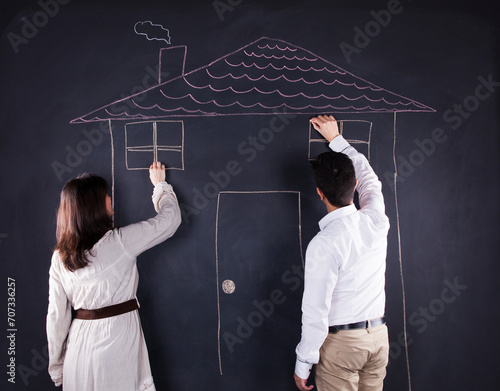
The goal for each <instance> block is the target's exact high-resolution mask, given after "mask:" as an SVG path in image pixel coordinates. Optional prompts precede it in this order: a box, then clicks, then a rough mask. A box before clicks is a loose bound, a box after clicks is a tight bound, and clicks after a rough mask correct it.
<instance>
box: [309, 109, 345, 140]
mask: <svg viewBox="0 0 500 391" xmlns="http://www.w3.org/2000/svg"><path fill="white" fill-rule="evenodd" d="M309 121H310V122H311V123H312V125H313V126H314V129H316V130H317V131H318V132H319V133H320V134H321V135H322V136H323V137H324V138H325V139H327V140H328V142H330V141H332V140H333V139H334V138H335V137H337V136H338V135H339V127H338V124H337V120H336V119H335V118H333V116H332V115H319V116H317V117H314V118H311V119H310V120H309Z"/></svg>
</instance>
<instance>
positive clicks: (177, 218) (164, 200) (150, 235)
mask: <svg viewBox="0 0 500 391" xmlns="http://www.w3.org/2000/svg"><path fill="white" fill-rule="evenodd" d="M152 198H153V205H154V208H155V210H156V212H158V214H157V215H156V216H155V217H153V218H151V219H149V220H146V221H141V222H139V223H135V224H130V225H127V226H126V227H123V228H121V229H120V231H119V232H120V239H121V242H122V244H123V247H124V249H125V251H126V252H127V253H128V254H130V255H132V256H134V257H135V256H137V255H139V254H141V253H142V252H144V251H146V250H148V249H150V248H151V247H154V246H156V245H157V244H159V243H161V242H163V241H165V240H167V239H168V238H170V237H171V236H172V235H173V234H174V233H175V231H177V228H178V227H179V225H180V224H181V211H180V208H179V203H178V201H177V197H176V195H175V193H174V190H173V188H172V186H171V185H169V184H168V183H167V182H160V183H158V184H157V185H156V186H155V188H154V191H153V197H152Z"/></svg>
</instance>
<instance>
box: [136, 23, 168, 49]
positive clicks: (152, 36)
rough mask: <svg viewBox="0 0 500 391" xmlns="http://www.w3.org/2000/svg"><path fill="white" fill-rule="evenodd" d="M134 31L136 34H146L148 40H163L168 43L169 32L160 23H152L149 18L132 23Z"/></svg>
mask: <svg viewBox="0 0 500 391" xmlns="http://www.w3.org/2000/svg"><path fill="white" fill-rule="evenodd" d="M134 31H135V33H136V34H138V35H144V36H146V38H147V39H148V41H153V40H155V41H165V42H166V43H167V44H169V45H170V33H169V31H168V29H166V28H164V27H163V26H162V25H161V24H154V23H152V22H151V21H149V20H147V21H144V22H137V23H136V24H135V25H134Z"/></svg>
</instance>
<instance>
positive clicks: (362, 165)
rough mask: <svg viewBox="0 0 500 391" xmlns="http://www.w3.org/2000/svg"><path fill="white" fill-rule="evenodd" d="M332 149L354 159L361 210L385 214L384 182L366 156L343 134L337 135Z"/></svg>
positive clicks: (332, 142)
mask: <svg viewBox="0 0 500 391" xmlns="http://www.w3.org/2000/svg"><path fill="white" fill-rule="evenodd" d="M330 149H332V150H333V151H335V152H342V153H344V154H346V155H347V156H349V158H350V159H351V160H352V163H353V165H354V170H355V172H356V179H357V180H358V185H357V188H356V190H357V191H358V195H359V206H360V207H361V210H363V211H374V212H377V213H381V214H385V204H384V196H383V194H382V183H381V182H380V181H379V179H378V177H377V174H375V172H374V171H373V168H372V167H371V166H370V163H368V160H367V159H366V157H365V156H364V155H363V154H362V153H359V152H358V151H356V149H354V148H353V147H352V146H351V145H350V144H349V143H348V142H347V141H346V140H345V139H344V137H342V136H337V137H335V138H334V139H333V140H332V141H331V142H330Z"/></svg>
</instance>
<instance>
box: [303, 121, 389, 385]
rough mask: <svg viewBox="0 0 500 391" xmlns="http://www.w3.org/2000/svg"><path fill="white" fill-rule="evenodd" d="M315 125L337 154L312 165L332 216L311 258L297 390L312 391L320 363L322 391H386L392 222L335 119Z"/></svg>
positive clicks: (312, 248) (372, 175)
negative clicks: (310, 382)
mask: <svg viewBox="0 0 500 391" xmlns="http://www.w3.org/2000/svg"><path fill="white" fill-rule="evenodd" d="M311 123H312V125H313V126H314V128H315V129H316V130H317V131H318V132H319V133H321V135H322V136H323V137H325V139H326V140H327V141H329V142H330V144H329V146H330V149H332V151H333V152H326V153H323V154H321V155H319V156H318V158H317V160H316V161H315V162H313V169H314V176H315V180H316V185H317V192H318V195H319V196H320V198H321V201H323V203H324V204H325V206H326V209H327V212H328V214H327V215H326V216H325V217H323V218H322V219H321V220H320V222H319V227H320V232H319V233H318V234H317V235H316V236H315V237H314V238H313V239H312V240H311V242H310V243H309V245H308V247H307V251H306V263H305V280H304V296H303V299H302V338H301V341H300V343H299V344H298V345H297V349H296V353H297V361H296V365H295V374H294V378H295V383H296V385H297V387H298V388H299V390H301V391H305V390H311V389H312V388H313V386H307V385H306V384H307V379H308V377H309V373H310V371H311V368H312V366H313V365H314V364H317V365H316V367H315V373H314V374H315V380H316V386H317V387H318V390H319V391H331V390H342V391H345V390H363V391H375V390H382V388H383V381H384V378H385V374H386V369H385V368H386V366H387V363H388V353H389V341H388V333H387V326H386V325H385V322H384V318H383V316H384V310H385V259H386V255H387V233H388V230H389V220H388V218H387V216H386V215H385V206H384V199H383V196H382V191H381V186H382V185H381V183H380V181H379V180H378V178H377V176H376V174H375V173H374V171H373V169H372V168H371V167H370V165H369V163H368V161H367V159H366V158H365V157H364V156H363V155H362V154H360V153H359V152H357V151H356V150H355V149H354V148H353V147H352V146H350V145H349V143H348V142H347V141H346V140H345V139H344V138H343V137H342V136H341V135H339V130H338V126H337V121H336V120H335V118H333V117H332V116H323V115H320V116H318V117H315V118H312V119H311ZM356 188H357V191H358V195H359V204H360V207H361V208H360V209H359V210H358V209H357V208H356V207H355V205H354V203H353V198H354V191H355V189H356Z"/></svg>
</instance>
